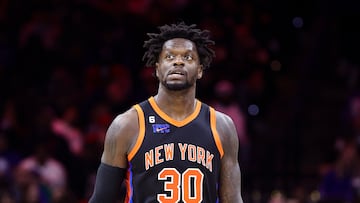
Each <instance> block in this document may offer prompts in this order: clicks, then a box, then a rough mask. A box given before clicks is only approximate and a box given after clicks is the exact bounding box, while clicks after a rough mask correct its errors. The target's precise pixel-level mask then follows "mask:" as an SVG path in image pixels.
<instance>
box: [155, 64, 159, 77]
mask: <svg viewBox="0 0 360 203" xmlns="http://www.w3.org/2000/svg"><path fill="white" fill-rule="evenodd" d="M158 70H159V63H155V76H156V77H157V78H159V71H158Z"/></svg>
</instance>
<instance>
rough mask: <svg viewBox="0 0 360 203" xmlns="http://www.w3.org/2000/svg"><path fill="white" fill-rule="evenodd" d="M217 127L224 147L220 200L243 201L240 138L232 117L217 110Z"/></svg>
mask: <svg viewBox="0 0 360 203" xmlns="http://www.w3.org/2000/svg"><path fill="white" fill-rule="evenodd" d="M216 121H217V124H216V127H217V130H218V133H219V136H220V139H221V143H222V145H223V149H224V156H223V158H222V160H221V172H220V189H219V190H220V193H219V195H220V202H222V203H242V202H243V200H242V196H241V173H240V166H239V162H238V150H239V140H238V136H237V133H236V128H235V125H234V123H233V121H232V120H231V118H230V117H229V116H227V115H225V114H223V113H220V112H216Z"/></svg>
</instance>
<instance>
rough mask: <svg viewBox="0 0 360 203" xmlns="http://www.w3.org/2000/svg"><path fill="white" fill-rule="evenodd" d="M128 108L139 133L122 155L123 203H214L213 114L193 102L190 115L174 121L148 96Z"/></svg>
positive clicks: (217, 152)
mask: <svg viewBox="0 0 360 203" xmlns="http://www.w3.org/2000/svg"><path fill="white" fill-rule="evenodd" d="M134 108H135V109H136V111H137V113H138V117H139V124H140V130H139V135H138V138H137V141H136V144H135V146H134V148H133V149H132V150H131V152H130V153H129V154H128V161H129V167H128V173H127V178H126V183H127V195H126V201H125V202H133V203H150V202H151V203H153V202H167V203H175V202H184V203H185V202H186V203H195V202H196V203H198V202H206V203H215V202H218V181H219V175H220V159H221V157H222V155H223V149H222V145H221V142H220V138H219V135H218V133H217V131H216V127H215V126H216V117H215V110H214V109H213V108H211V107H209V106H208V105H206V104H204V103H201V102H200V101H198V100H196V108H195V111H194V112H193V113H192V114H191V115H190V116H188V117H187V118H185V119H184V120H182V121H177V120H174V119H172V118H171V117H169V116H168V115H166V114H165V113H164V112H163V111H161V109H160V108H159V107H158V106H157V104H156V103H155V100H154V97H150V98H149V99H148V100H146V101H144V102H142V103H140V104H137V105H135V106H134Z"/></svg>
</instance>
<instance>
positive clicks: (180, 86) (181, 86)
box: [165, 83, 191, 91]
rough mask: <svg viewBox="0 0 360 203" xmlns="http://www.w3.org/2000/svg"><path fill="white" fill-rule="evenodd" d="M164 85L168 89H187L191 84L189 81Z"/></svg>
mask: <svg viewBox="0 0 360 203" xmlns="http://www.w3.org/2000/svg"><path fill="white" fill-rule="evenodd" d="M165 87H166V89H168V90H172V91H181V90H186V89H189V88H190V87H191V85H190V84H189V83H177V84H169V83H166V84H165Z"/></svg>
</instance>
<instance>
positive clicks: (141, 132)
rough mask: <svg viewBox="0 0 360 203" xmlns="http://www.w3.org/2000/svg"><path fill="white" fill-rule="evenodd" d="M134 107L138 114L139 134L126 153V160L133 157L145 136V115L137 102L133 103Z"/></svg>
mask: <svg viewBox="0 0 360 203" xmlns="http://www.w3.org/2000/svg"><path fill="white" fill-rule="evenodd" d="M134 108H135V110H136V112H137V114H138V120H139V134H138V136H137V138H136V142H135V145H134V147H133V148H132V149H131V150H130V152H129V154H128V161H131V160H132V158H134V156H135V154H136V152H137V151H138V150H139V148H140V146H141V144H142V142H143V140H144V136H145V117H144V112H143V110H142V109H141V107H140V105H139V104H136V105H134Z"/></svg>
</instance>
